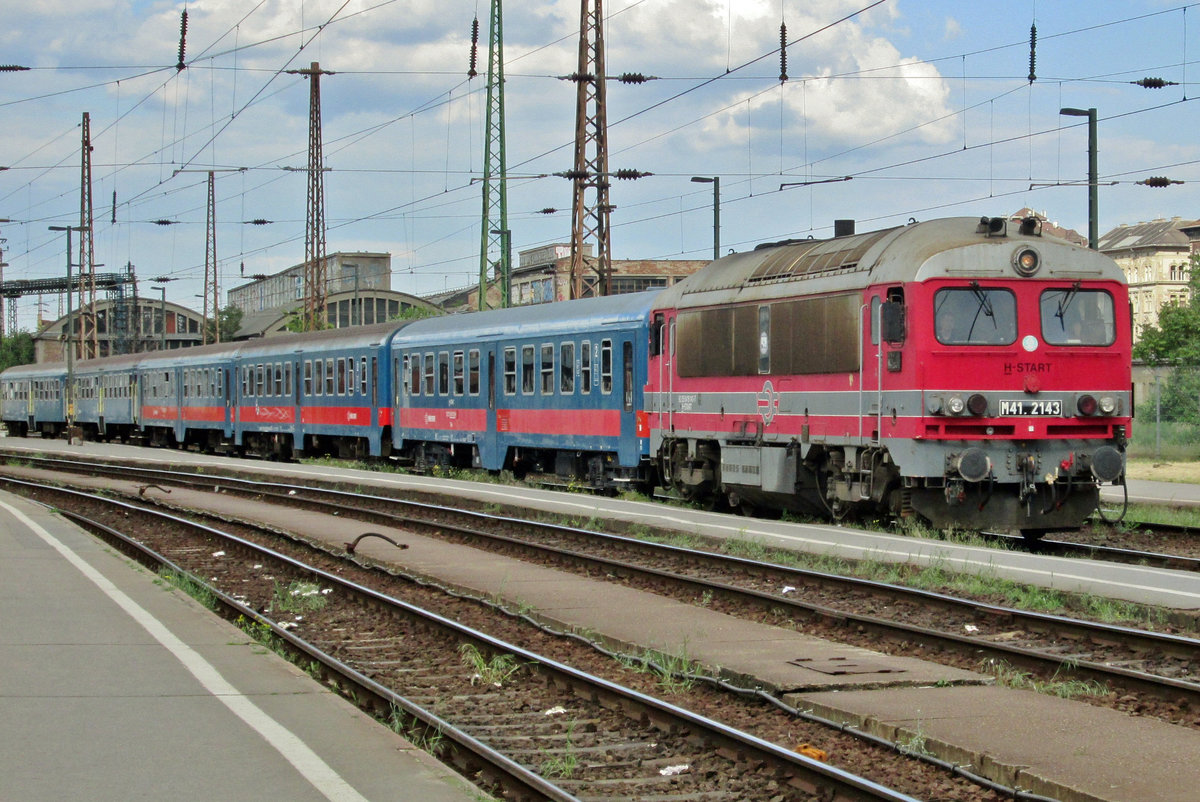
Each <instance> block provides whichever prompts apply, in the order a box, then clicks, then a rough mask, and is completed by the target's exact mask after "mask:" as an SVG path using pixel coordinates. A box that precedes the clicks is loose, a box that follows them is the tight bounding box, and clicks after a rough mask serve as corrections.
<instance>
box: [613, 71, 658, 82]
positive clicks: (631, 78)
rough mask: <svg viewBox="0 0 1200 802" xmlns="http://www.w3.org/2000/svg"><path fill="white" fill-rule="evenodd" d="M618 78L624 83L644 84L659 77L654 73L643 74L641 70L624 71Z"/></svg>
mask: <svg viewBox="0 0 1200 802" xmlns="http://www.w3.org/2000/svg"><path fill="white" fill-rule="evenodd" d="M617 80H618V81H620V82H621V83H623V84H644V83H646V81H656V80H658V79H657V78H655V77H654V76H653V75H642V74H641V73H640V72H623V73H621V74H620V75H618V76H617Z"/></svg>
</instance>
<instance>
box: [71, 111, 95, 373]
mask: <svg viewBox="0 0 1200 802" xmlns="http://www.w3.org/2000/svg"><path fill="white" fill-rule="evenodd" d="M82 140H83V141H82V144H81V147H80V150H81V152H82V157H81V161H80V175H79V183H80V190H79V229H78V230H79V232H80V235H79V357H80V358H81V359H93V358H95V357H97V356H99V355H100V354H99V350H100V348H99V343H98V342H97V335H96V263H95V251H94V248H93V245H92V243H93V239H92V133H91V115H90V114H88V113H87V112H86V111H85V112H84V113H83V137H82ZM67 292H68V294H69V293H70V292H71V288H70V287H68V288H67ZM85 294H86V300H85ZM67 306H68V307H71V306H72V303H71V301H70V298H68V299H67Z"/></svg>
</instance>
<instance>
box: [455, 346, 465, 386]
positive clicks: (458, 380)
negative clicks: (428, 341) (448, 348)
mask: <svg viewBox="0 0 1200 802" xmlns="http://www.w3.org/2000/svg"><path fill="white" fill-rule="evenodd" d="M464 364H465V363H464V362H463V352H462V351H455V352H454V394H455V395H462V394H463V382H465V381H466V378H465V377H464V376H463V370H464Z"/></svg>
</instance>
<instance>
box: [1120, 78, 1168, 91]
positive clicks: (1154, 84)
mask: <svg viewBox="0 0 1200 802" xmlns="http://www.w3.org/2000/svg"><path fill="white" fill-rule="evenodd" d="M1130 83H1131V84H1133V85H1134V86H1140V87H1143V88H1145V89H1162V88H1163V87H1164V86H1179V84H1177V83H1176V82H1174V81H1167V80H1164V79H1162V78H1143V79H1142V80H1140V81H1130Z"/></svg>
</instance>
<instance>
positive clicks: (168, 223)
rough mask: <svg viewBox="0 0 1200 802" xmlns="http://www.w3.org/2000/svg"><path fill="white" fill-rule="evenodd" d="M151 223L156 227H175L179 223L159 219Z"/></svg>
mask: <svg viewBox="0 0 1200 802" xmlns="http://www.w3.org/2000/svg"><path fill="white" fill-rule="evenodd" d="M150 222H151V223H154V225H156V226H173V225H175V223H177V222H178V221H177V220H167V219H165V218H159V219H158V220H151V221H150Z"/></svg>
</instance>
